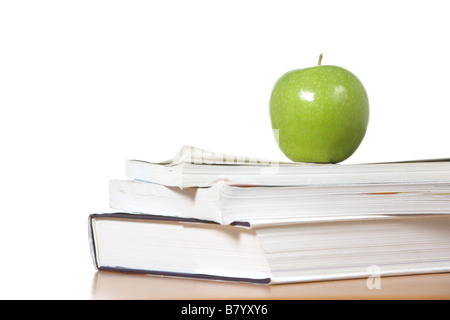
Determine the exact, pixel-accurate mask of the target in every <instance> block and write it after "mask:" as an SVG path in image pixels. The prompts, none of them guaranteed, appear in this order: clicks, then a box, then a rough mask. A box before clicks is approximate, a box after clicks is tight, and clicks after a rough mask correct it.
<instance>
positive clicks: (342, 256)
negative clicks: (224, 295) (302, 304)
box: [89, 213, 450, 284]
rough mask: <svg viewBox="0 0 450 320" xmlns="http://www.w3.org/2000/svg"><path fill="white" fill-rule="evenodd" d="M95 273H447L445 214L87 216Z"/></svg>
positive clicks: (283, 278) (323, 276) (286, 276)
mask: <svg viewBox="0 0 450 320" xmlns="http://www.w3.org/2000/svg"><path fill="white" fill-rule="evenodd" d="M89 231H90V241H91V248H92V250H91V252H92V257H93V261H94V264H95V266H96V268H98V269H99V270H113V271H120V272H131V273H147V274H156V275H161V276H174V277H190V278H205V279H214V280H226V281H240V282H251V283H260V284H278V283H292V282H304V281H318V280H331V279H351V278H366V277H371V276H374V275H375V276H389V275H405V274H422V273H434V272H448V271H450V216H448V215H430V214H429V215H414V216H410V215H408V216H406V215H404V216H390V217H388V216H384V217H378V218H376V217H371V218H367V219H354V220H352V219H347V220H334V221H326V222H324V221H315V222H314V221H308V222H306V221H303V222H296V223H293V222H290V223H281V222H279V223H266V224H255V225H252V224H251V223H248V222H245V223H242V222H238V221H236V222H235V223H233V224H230V225H221V224H219V223H214V222H211V221H203V220H197V219H186V218H174V217H169V216H166V217H164V216H153V215H138V214H127V213H109V214H91V215H90V216H89Z"/></svg>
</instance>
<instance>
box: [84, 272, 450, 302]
mask: <svg viewBox="0 0 450 320" xmlns="http://www.w3.org/2000/svg"><path fill="white" fill-rule="evenodd" d="M379 284H380V287H379V289H376V288H374V289H369V288H368V286H367V279H352V280H336V281H321V282H306V283H295V284H282V285H270V286H267V285H255V284H246V283H233V282H220V281H209V280H195V279H184V278H169V277H159V276H151V275H142V274H124V273H116V272H106V271H98V272H96V273H95V275H94V280H93V284H92V299H117V300H125V299H133V300H135V299H139V300H141V299H153V300H181V299H183V300H184V299H185V300H205V299H209V300H211V299H217V300H242V299H250V300H256V299H266V300H273V299H284V300H292V299H364V300H366V299H390V300H394V299H420V300H425V299H445V300H447V299H450V273H437V274H425V275H408V276H395V277H382V278H380V282H379Z"/></svg>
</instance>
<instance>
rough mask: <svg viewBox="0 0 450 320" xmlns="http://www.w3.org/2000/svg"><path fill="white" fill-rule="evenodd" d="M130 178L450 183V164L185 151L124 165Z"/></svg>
mask: <svg viewBox="0 0 450 320" xmlns="http://www.w3.org/2000/svg"><path fill="white" fill-rule="evenodd" d="M126 174H127V176H128V177H129V178H132V179H135V180H141V181H147V182H152V183H158V184H162V185H165V186H171V187H179V188H188V187H208V186H211V185H213V184H214V183H216V182H217V181H224V182H226V183H228V184H232V185H241V186H255V185H257V186H302V185H332V184H367V183H372V184H373V183H377V184H386V183H430V182H433V183H434V182H436V183H442V182H444V183H445V182H447V183H449V182H450V159H435V160H419V161H405V162H390V163H371V164H310V163H308V164H306V163H295V162H278V161H271V160H264V159H256V158H249V157H242V156H234V155H226V154H220V153H214V152H210V151H206V150H203V149H199V148H195V147H190V146H185V147H183V148H182V149H181V150H180V152H179V153H178V154H177V155H176V156H175V157H173V158H172V159H170V160H167V161H163V162H157V163H153V162H148V161H143V160H127V161H126Z"/></svg>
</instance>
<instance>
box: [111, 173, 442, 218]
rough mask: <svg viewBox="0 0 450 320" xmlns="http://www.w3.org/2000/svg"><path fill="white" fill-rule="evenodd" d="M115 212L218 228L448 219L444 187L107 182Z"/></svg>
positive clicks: (430, 184) (417, 185) (432, 184)
mask: <svg viewBox="0 0 450 320" xmlns="http://www.w3.org/2000/svg"><path fill="white" fill-rule="evenodd" d="M109 201H110V207H111V208H112V209H114V210H116V211H121V212H129V213H137V214H152V215H161V216H174V217H180V218H195V219H200V220H210V221H214V222H217V223H220V224H224V225H226V224H232V223H233V222H236V221H240V222H251V223H252V224H256V223H272V222H286V221H306V220H317V219H322V220H330V219H331V220H335V219H338V218H340V219H347V218H351V219H355V217H359V218H367V217H371V216H382V215H420V214H450V183H428V184H426V183H422V184H413V183H409V184H356V185H348V184H346V185H313V186H290V187H242V186H233V185H229V184H227V183H225V182H223V181H219V182H216V183H215V184H214V185H213V186H211V187H205V188H194V187H192V188H185V189H180V188H178V187H167V186H164V185H161V184H155V183H148V182H142V181H137V180H118V179H113V180H111V181H110V184H109Z"/></svg>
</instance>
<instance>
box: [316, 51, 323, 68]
mask: <svg viewBox="0 0 450 320" xmlns="http://www.w3.org/2000/svg"><path fill="white" fill-rule="evenodd" d="M322 57H323V53H321V54H320V56H319V62H318V63H317V65H318V66H320V64H321V63H322Z"/></svg>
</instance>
